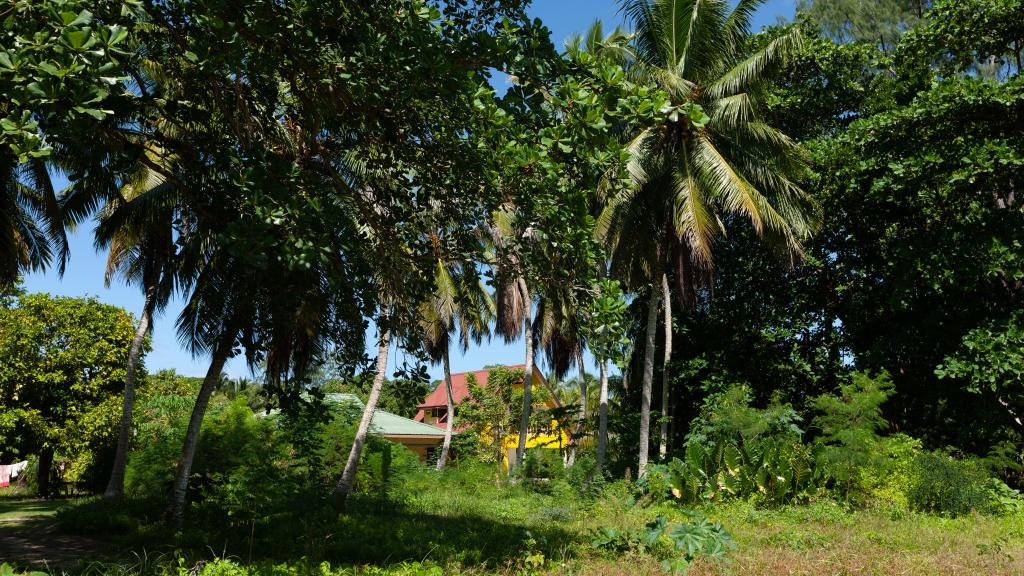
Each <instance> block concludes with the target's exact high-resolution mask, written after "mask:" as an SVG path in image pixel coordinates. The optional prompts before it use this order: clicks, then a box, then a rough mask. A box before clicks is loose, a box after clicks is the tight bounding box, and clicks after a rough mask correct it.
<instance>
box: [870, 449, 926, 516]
mask: <svg viewBox="0 0 1024 576" xmlns="http://www.w3.org/2000/svg"><path fill="white" fill-rule="evenodd" d="M875 448H876V452H877V454H876V456H875V457H874V458H872V459H871V464H870V465H869V466H865V467H863V468H861V469H860V473H859V477H858V480H857V483H858V484H859V485H861V486H863V487H864V488H865V489H866V490H867V493H868V494H869V495H870V496H871V497H873V498H875V499H877V500H880V501H883V502H887V503H889V504H892V505H895V506H896V507H898V508H900V509H902V510H904V511H905V510H906V509H907V508H908V507H909V506H910V502H909V500H908V499H907V494H908V493H909V492H910V489H911V487H912V486H913V485H914V482H915V479H916V474H917V466H916V464H915V460H916V458H917V456H918V455H919V454H920V453H921V441H920V440H918V439H917V438H911V437H910V436H907V435H906V434H893V435H892V436H888V437H885V438H882V439H880V440H879V441H878V442H877V443H876V445H875Z"/></svg>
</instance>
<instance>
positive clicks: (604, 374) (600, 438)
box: [597, 360, 608, 470]
mask: <svg viewBox="0 0 1024 576" xmlns="http://www.w3.org/2000/svg"><path fill="white" fill-rule="evenodd" d="M599 370H600V371H601V399H600V400H599V403H600V406H599V408H598V415H597V469H598V470H603V469H604V451H605V447H606V446H607V445H608V361H607V360H601V362H600V364H599Z"/></svg>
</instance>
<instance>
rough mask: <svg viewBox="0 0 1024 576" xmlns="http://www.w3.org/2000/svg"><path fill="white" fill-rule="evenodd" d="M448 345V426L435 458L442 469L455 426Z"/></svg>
mask: <svg viewBox="0 0 1024 576" xmlns="http://www.w3.org/2000/svg"><path fill="white" fill-rule="evenodd" d="M448 356H449V354H448V345H447V344H446V345H445V348H444V391H445V396H446V398H445V400H447V402H448V427H447V428H445V430H444V444H442V445H441V457H440V458H438V459H437V469H438V470H444V466H445V464H447V463H448V451H449V450H451V447H452V430H453V429H454V428H455V399H454V398H452V366H451V362H450V360H449V357H448Z"/></svg>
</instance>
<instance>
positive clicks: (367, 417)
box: [334, 329, 391, 499]
mask: <svg viewBox="0 0 1024 576" xmlns="http://www.w3.org/2000/svg"><path fill="white" fill-rule="evenodd" d="M390 347H391V331H390V330H388V329H385V330H384V333H383V334H381V337H380V344H379V345H378V347H377V373H376V374H374V376H373V387H372V388H370V396H369V397H368V398H367V399H366V407H365V408H363V417H362V419H360V420H359V429H358V430H357V431H356V439H355V441H354V442H352V450H350V451H349V453H348V461H347V462H345V470H344V471H343V472H342V473H341V480H339V481H338V486H337V487H335V489H334V493H335V494H336V495H337V496H338V497H340V498H342V499H345V498H347V497H348V495H349V493H351V492H352V485H353V484H354V483H355V480H356V469H357V468H359V457H360V455H362V453H363V444H365V443H366V435H367V433H369V431H370V422H371V421H372V420H373V413H374V412H376V410H377V400H379V399H380V390H381V388H383V387H384V376H385V374H387V371H388V349H389V348H390Z"/></svg>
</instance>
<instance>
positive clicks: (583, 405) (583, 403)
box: [569, 346, 587, 465]
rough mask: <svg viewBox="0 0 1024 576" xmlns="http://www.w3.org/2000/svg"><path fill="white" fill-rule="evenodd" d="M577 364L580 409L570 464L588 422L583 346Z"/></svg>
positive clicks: (578, 354) (573, 462) (572, 462)
mask: <svg viewBox="0 0 1024 576" xmlns="http://www.w3.org/2000/svg"><path fill="white" fill-rule="evenodd" d="M576 364H577V366H578V367H579V373H580V411H579V414H577V415H576V429H575V430H574V431H573V433H572V450H571V451H570V452H569V465H572V464H575V463H576V456H577V453H578V451H579V445H580V440H581V439H582V438H583V426H584V425H585V424H586V422H587V369H586V366H585V365H584V364H583V347H582V346H581V347H580V348H579V350H577V353H576Z"/></svg>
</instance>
